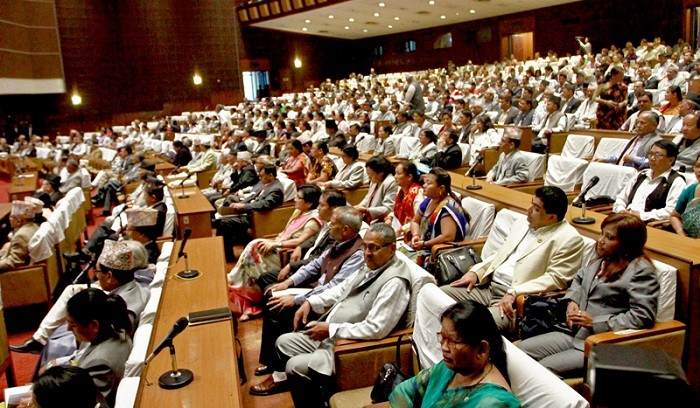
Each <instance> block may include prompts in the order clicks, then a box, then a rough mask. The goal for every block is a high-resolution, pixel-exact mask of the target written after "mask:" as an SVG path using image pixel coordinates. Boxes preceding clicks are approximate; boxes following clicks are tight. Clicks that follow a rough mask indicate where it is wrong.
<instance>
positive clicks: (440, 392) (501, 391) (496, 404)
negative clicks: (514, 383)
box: [389, 361, 520, 408]
mask: <svg viewBox="0 0 700 408" xmlns="http://www.w3.org/2000/svg"><path fill="white" fill-rule="evenodd" d="M454 376H455V372H454V371H452V370H451V369H450V368H448V367H447V365H445V362H444V361H441V362H439V363H438V364H436V365H435V366H433V367H432V368H429V369H427V370H423V371H421V372H420V373H418V374H417V375H416V376H415V377H413V378H410V379H408V380H406V381H404V382H402V383H401V384H399V385H398V386H397V387H396V388H395V389H394V391H393V392H392V393H391V395H390V396H389V402H390V403H391V406H392V407H400V408H410V407H424V408H438V407H459V408H517V407H520V401H518V398H517V397H516V396H515V395H514V394H513V393H511V392H510V391H508V390H506V389H505V388H503V387H502V386H500V385H498V384H493V383H485V384H477V385H473V386H471V387H458V388H449V389H448V388H447V387H448V386H449V385H450V382H452V379H453V378H454Z"/></svg>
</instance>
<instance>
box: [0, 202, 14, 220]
mask: <svg viewBox="0 0 700 408" xmlns="http://www.w3.org/2000/svg"><path fill="white" fill-rule="evenodd" d="M10 212H12V203H0V223H1V222H4V221H6V219H7V217H9V216H10Z"/></svg>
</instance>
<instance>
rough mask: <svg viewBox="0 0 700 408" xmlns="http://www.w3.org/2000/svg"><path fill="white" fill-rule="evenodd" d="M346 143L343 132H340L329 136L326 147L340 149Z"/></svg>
mask: <svg viewBox="0 0 700 408" xmlns="http://www.w3.org/2000/svg"><path fill="white" fill-rule="evenodd" d="M347 143H348V141H347V139H346V138H345V134H343V132H341V131H340V130H339V131H338V132H337V133H336V134H335V135H333V136H331V138H330V139H328V147H337V148H338V149H342V148H343V147H345V145H346V144H347Z"/></svg>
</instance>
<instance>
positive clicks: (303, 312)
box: [294, 300, 311, 330]
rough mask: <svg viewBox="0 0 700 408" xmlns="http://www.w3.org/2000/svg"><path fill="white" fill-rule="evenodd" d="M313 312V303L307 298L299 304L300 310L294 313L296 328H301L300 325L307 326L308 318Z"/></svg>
mask: <svg viewBox="0 0 700 408" xmlns="http://www.w3.org/2000/svg"><path fill="white" fill-rule="evenodd" d="M310 312H311V303H309V301H308V300H305V301H304V303H302V304H301V306H299V310H297V312H296V313H294V330H299V328H300V327H302V326H306V323H307V318H308V317H309V313H310Z"/></svg>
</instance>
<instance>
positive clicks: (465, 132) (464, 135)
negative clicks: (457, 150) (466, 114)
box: [458, 121, 474, 144]
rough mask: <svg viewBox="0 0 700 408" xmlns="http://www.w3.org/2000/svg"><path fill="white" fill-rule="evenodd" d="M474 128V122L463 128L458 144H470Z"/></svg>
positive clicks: (460, 131)
mask: <svg viewBox="0 0 700 408" xmlns="http://www.w3.org/2000/svg"><path fill="white" fill-rule="evenodd" d="M473 126H474V122H473V121H472V122H469V124H468V125H467V126H463V127H462V128H461V129H460V130H459V139H458V143H466V144H469V132H471V130H472V127H473Z"/></svg>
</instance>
